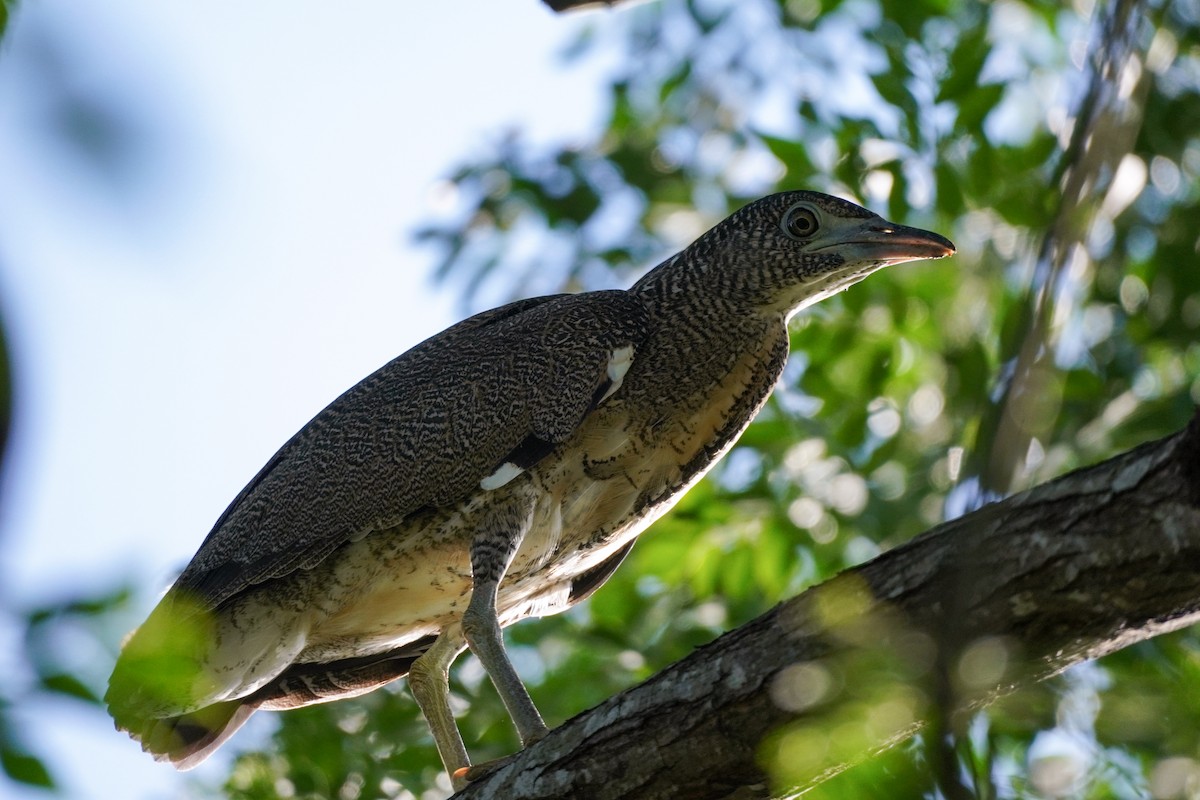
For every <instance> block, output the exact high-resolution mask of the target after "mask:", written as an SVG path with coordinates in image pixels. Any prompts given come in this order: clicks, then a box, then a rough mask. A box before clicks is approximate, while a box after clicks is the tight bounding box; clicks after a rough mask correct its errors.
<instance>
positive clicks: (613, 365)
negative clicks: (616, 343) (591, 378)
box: [600, 344, 633, 403]
mask: <svg viewBox="0 0 1200 800" xmlns="http://www.w3.org/2000/svg"><path fill="white" fill-rule="evenodd" d="M632 365H633V345H631V344H627V345H625V346H624V347H618V348H617V349H616V350H613V351H612V355H610V356H609V357H608V379H609V380H610V381H612V384H611V385H610V386H609V387H608V391H607V392H605V393H604V396H603V397H601V398H600V402H602V403H603V402H604V401H605V400H607V399H608V398H609V397H611V396H612V394H613V392H615V391H617V389H620V388H621V381H623V380H625V373H626V372H629V367H630V366H632Z"/></svg>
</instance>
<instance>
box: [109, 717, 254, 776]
mask: <svg viewBox="0 0 1200 800" xmlns="http://www.w3.org/2000/svg"><path fill="white" fill-rule="evenodd" d="M257 708H258V706H257V704H254V703H245V702H242V701H241V700H230V701H228V702H224V703H217V704H215V705H211V706H207V707H205V708H202V709H199V710H198V711H193V712H191V713H189V714H181V715H179V716H176V717H164V718H162V719H154V718H142V719H128V718H126V719H121V718H119V717H117V714H116V713H115V712H113V716H114V717H117V727H118V728H119V729H121V730H124V731H126V732H128V733H129V735H130V736H131V737H133V739H135V740H136V741H138V742H139V743H140V744H141V745H142V750H144V751H146V752H147V753H149V754H150V755H152V756H154V760H155V761H167V762H170V764H171V765H172V766H173V767H175V769H178V770H189V769H191V768H192V767H195V766H196V765H198V764H200V763H201V762H202V761H204V760H205V759H207V758H208V757H209V756H210V755H212V754H213V752H214V751H215V750H216V749H217V748H218V747H220V746H221V745H222V744H223V743H224V742H225V740H226V739H228V738H229V737H230V736H232V735H233V734H234V733H236V732H237V730H238V728H240V727H242V725H244V724H245V722H246V720H248V719H249V718H250V715H251V714H253V713H254V712H255V710H257ZM109 709H110V711H113V709H112V706H111V705H110V706H109Z"/></svg>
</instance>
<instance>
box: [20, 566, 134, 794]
mask: <svg viewBox="0 0 1200 800" xmlns="http://www.w3.org/2000/svg"><path fill="white" fill-rule="evenodd" d="M129 596H130V593H129V591H128V589H125V588H120V589H115V590H113V591H112V592H109V593H108V594H105V595H103V596H99V597H92V596H87V597H83V596H81V597H77V598H70V599H64V600H61V601H58V602H55V603H53V604H49V605H45V606H39V607H35V608H28V609H20V610H18V609H6V613H5V616H6V617H10V618H11V620H10V619H5V620H4V622H5V623H6V624H9V623H10V621H11V622H12V623H15V626H16V627H17V628H18V629H19V637H20V641H21V644H22V645H23V647H21V648H20V649H19V650H18V652H20V653H24V654H25V658H24V663H19V664H17V666H18V667H19V669H18V670H17V671H16V673H15V674H12V675H9V676H8V678H9V679H8V680H6V681H5V682H4V685H3V686H0V773H2V774H3V775H4V776H6V777H7V778H8V779H9V780H12V781H14V782H16V783H18V784H25V785H27V786H36V787H40V788H44V789H54V788H56V787H57V785H58V784H57V782H56V779H55V776H54V771H53V759H52V758H49V757H48V756H47V754H45V753H39V752H31V751H30V749H29V748H28V745H27V743H26V742H25V741H24V740H23V736H22V731H21V726H20V724H19V717H18V715H17V714H15V713H14V712H15V711H16V710H17V709H20V708H21V707H23V706H29V707H32V705H33V704H35V703H36V704H37V705H38V706H39V707H41V708H46V707H47V706H48V705H49V704H52V703H53V701H54V700H55V699H58V700H61V701H63V702H67V703H78V704H82V705H84V706H90V707H93V708H95V709H96V710H97V711H98V712H99V713H103V711H101V710H100V709H101V708H102V705H101V703H100V696H99V691H98V687H100V686H102V685H103V683H104V679H105V677H106V676H105V673H107V671H108V668H109V665H110V664H111V663H112V661H113V659H114V657H115V653H113V652H112V648H111V646H110V645H111V643H112V642H114V641H116V640H117V639H118V638H119V636H120V632H119V630H118V626H120V625H123V624H125V622H126V621H125V620H119V618H118V616H117V614H116V613H115V612H116V611H117V610H118V609H119V608H121V607H122V606H124V605H126V604H127V603H128V601H129ZM2 785H3V782H2V781H0V786H2Z"/></svg>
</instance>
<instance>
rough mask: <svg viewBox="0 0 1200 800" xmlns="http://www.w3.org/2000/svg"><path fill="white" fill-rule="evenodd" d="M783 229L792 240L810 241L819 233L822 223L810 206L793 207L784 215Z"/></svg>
mask: <svg viewBox="0 0 1200 800" xmlns="http://www.w3.org/2000/svg"><path fill="white" fill-rule="evenodd" d="M781 227H782V228H783V232H784V233H785V234H787V235H788V236H789V237H791V238H792V239H808V238H811V237H812V235H813V234H814V233H816V232H817V228H819V227H820V223H819V222H818V221H817V215H816V213H815V212H814V211H813V210H812V209H811V208H809V207H808V206H792V207H791V208H789V209H788V210H787V213H786V214H784V215H783V223H782V226H781Z"/></svg>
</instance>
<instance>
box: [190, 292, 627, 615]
mask: <svg viewBox="0 0 1200 800" xmlns="http://www.w3.org/2000/svg"><path fill="white" fill-rule="evenodd" d="M646 324H647V323H646V315H645V311H644V310H643V308H642V307H641V305H640V304H639V301H637V300H636V299H634V298H632V297H631V296H629V295H628V294H626V293H625V292H620V291H612V292H589V293H586V294H580V295H555V296H550V297H540V298H533V299H530V300H523V301H518V302H516V303H511V304H509V305H506V306H502V307H500V308H497V309H493V310H491V311H486V312H484V313H482V314H479V315H476V316H474V317H471V318H470V319H467V320H464V321H463V322H460V323H459V324H457V325H455V326H453V327H451V328H448V329H447V330H445V331H443V332H442V333H440V334H437V335H436V336H433V337H431V338H430V339H427V340H426V341H424V342H422V343H421V344H419V345H417V346H416V347H414V348H413V349H412V350H409V351H408V352H406V353H404V354H403V355H401V356H399V357H398V358H396V359H394V360H393V361H391V362H389V363H388V364H386V365H385V366H384V367H382V368H381V369H379V370H378V371H376V372H375V373H374V374H372V375H370V376H369V377H367V378H366V379H364V380H363V381H362V382H361V383H359V384H357V385H356V386H354V387H353V388H351V389H350V390H349V391H347V392H346V393H345V394H343V395H342V396H341V397H339V398H338V399H337V400H335V401H334V402H333V403H331V404H330V405H329V406H328V407H327V408H325V409H324V410H323V411H322V412H321V413H320V414H318V415H317V416H316V417H315V418H313V420H312V421H311V422H309V423H308V424H307V425H306V426H304V428H302V429H301V430H300V432H299V433H297V434H296V435H295V436H294V437H292V439H291V440H290V441H288V442H287V444H285V445H284V446H283V447H282V448H281V449H280V450H279V452H278V453H276V454H275V455H274V457H272V459H271V460H270V461H269V462H268V463H267V465H266V466H265V467H263V469H262V470H261V471H260V472H259V474H258V475H257V476H255V478H254V480H252V481H251V482H250V484H249V485H248V486H247V487H246V488H245V489H243V490H242V492H241V494H239V495H238V497H237V498H236V499H235V500H234V501H233V503H232V504H230V506H229V508H228V509H226V511H225V513H224V514H222V515H221V518H220V519H219V520H218V521H217V524H216V525H215V526H214V527H213V530H212V532H211V533H209V535H208V538H206V539H205V541H204V543H203V544H202V545H201V547H200V550H199V551H198V552H197V553H196V555H195V557H194V558H193V559H192V561H191V563H190V564H188V566H187V568H186V569H185V570H184V572H183V574H182V575H180V577H179V580H178V581H176V583H175V586H174V587H173V589H172V592H173V593H183V594H186V595H188V597H189V599H190V601H192V602H194V603H196V604H198V606H199V607H200V608H215V607H216V606H218V605H220V604H221V603H222V602H224V601H225V600H227V599H229V598H230V597H232V596H234V595H236V594H237V593H239V592H241V591H243V590H244V589H246V588H247V587H249V586H252V585H254V584H257V583H261V582H263V581H266V580H270V579H272V578H277V577H280V576H283V575H286V574H288V573H291V572H293V571H295V570H297V569H303V568H309V567H312V566H314V565H315V564H317V563H319V562H320V561H321V560H323V559H324V558H326V557H327V556H328V555H329V554H330V553H332V552H333V551H334V550H335V549H336V548H338V547H339V546H341V545H342V544H344V543H346V542H347V541H350V540H353V539H357V538H360V537H362V536H365V535H368V534H369V533H370V532H371V531H374V530H380V529H383V528H386V527H390V526H392V525H395V524H397V523H399V522H400V521H402V520H403V519H404V518H405V517H407V516H408V515H410V514H412V513H414V512H416V511H418V510H421V509H426V508H430V507H440V506H447V505H452V504H455V503H457V502H460V501H461V500H463V499H464V498H466V497H467V496H468V495H469V494H470V493H471V492H472V491H474V490H477V489H479V487H480V482H481V481H484V480H485V479H488V478H489V476H493V475H494V474H495V473H497V470H498V469H502V468H503V469H508V470H509V471H512V470H513V468H516V469H518V470H519V469H524V468H527V467H528V466H531V465H532V464H533V463H535V462H536V461H537V460H539V459H541V458H543V457H545V456H546V455H547V454H548V453H549V452H551V451H552V450H553V448H554V447H555V446H556V445H558V444H559V443H561V442H563V441H565V440H566V439H567V438H568V437H569V436H570V435H571V433H572V432H573V431H574V430H575V429H576V428H577V427H578V425H579V423H580V422H581V421H582V420H583V419H584V417H585V416H586V415H587V414H588V413H589V412H590V411H591V410H592V409H593V408H595V406H596V405H597V404H598V403H599V402H601V400H602V398H604V397H605V394H606V392H607V391H608V390H609V389H610V388H611V383H612V375H611V374H610V373H611V370H610V362H611V361H613V358H614V353H619V354H620V355H619V358H625V357H627V356H628V354H629V352H630V351H629V350H628V349H627V348H629V347H630V346H632V347H633V348H635V349H636V347H637V345H638V344H639V343H640V342H641V340H642V339H643V337H644V335H645V328H646ZM506 465H507V466H506ZM502 475H503V473H502ZM491 480H492V481H493V483H494V484H495V483H499V482H500V481H501V480H502V477H493V478H492V479H491ZM485 488H487V485H486V484H485Z"/></svg>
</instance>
